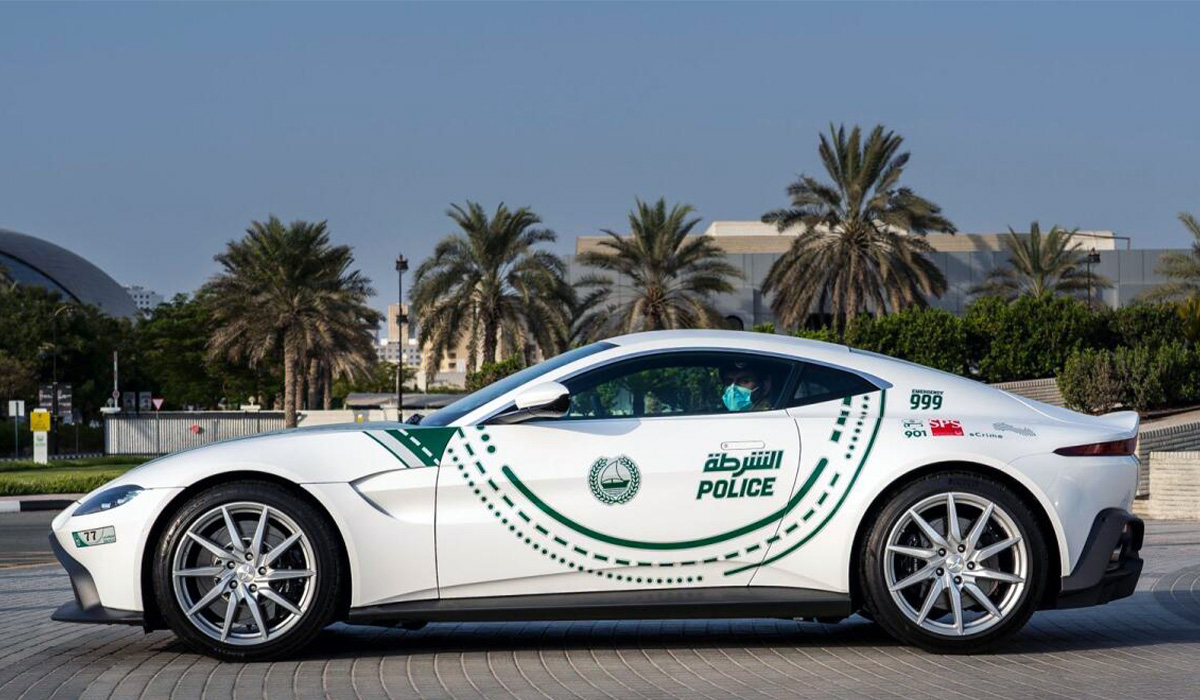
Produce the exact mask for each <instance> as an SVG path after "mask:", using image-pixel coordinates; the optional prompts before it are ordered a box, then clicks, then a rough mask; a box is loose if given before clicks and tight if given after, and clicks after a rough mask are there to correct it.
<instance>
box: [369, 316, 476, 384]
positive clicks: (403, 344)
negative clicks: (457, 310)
mask: <svg viewBox="0 0 1200 700" xmlns="http://www.w3.org/2000/svg"><path fill="white" fill-rule="evenodd" d="M398 309H399V305H398V304H388V309H387V341H386V348H387V350H386V352H385V354H384V357H385V359H387V360H388V361H389V362H395V361H396V357H397V356H398V355H399V354H400V351H399V350H398V349H397V348H403V355H404V366H405V367H410V368H412V369H414V370H417V386H418V388H420V389H422V390H424V389H425V388H426V382H425V371H424V368H426V367H429V366H430V365H431V364H432V363H433V362H434V359H435V358H433V357H432V356H431V353H430V352H429V351H428V350H427V349H423V348H422V347H421V346H420V344H419V339H418V332H417V328H416V326H415V325H414V324H413V323H397V322H396V318H397V313H396V312H397V310H398ZM404 313H405V314H406V315H407V314H408V313H409V307H408V305H407V304H405V305H404ZM469 341H470V339H469V338H468V337H466V336H465V335H464V337H463V339H462V341H461V342H460V343H459V346H458V347H457V348H455V349H453V350H451V351H450V352H447V353H445V354H444V355H443V356H442V357H440V358H436V361H437V369H436V371H435V375H434V380H433V383H434V384H435V385H446V386H455V387H462V386H465V385H466V378H467V369H468V362H467V360H468V359H469V358H470V348H469V347H468V346H469Z"/></svg>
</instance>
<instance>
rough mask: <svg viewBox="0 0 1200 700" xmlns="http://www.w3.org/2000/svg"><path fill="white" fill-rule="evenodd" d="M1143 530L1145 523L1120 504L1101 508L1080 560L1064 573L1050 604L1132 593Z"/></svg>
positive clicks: (1098, 601) (1101, 600)
mask: <svg viewBox="0 0 1200 700" xmlns="http://www.w3.org/2000/svg"><path fill="white" fill-rule="evenodd" d="M1144 534H1145V525H1144V524H1143V523H1142V521H1141V519H1140V518H1138V517H1137V516H1134V515H1132V514H1130V513H1128V512H1127V511H1124V510H1122V509H1120V508H1106V509H1104V510H1102V511H1100V513H1099V514H1098V515H1097V516H1096V520H1095V521H1094V522H1093V523H1092V529H1091V531H1090V532H1089V533H1088V537H1087V542H1086V543H1085V544H1084V546H1083V551H1082V553H1081V554H1080V557H1079V563H1078V564H1076V566H1075V570H1074V571H1072V572H1071V575H1070V576H1065V577H1063V579H1062V588H1061V589H1060V591H1059V594H1058V596H1057V598H1055V600H1054V604H1053V606H1052V607H1054V608H1058V609H1065V608H1083V607H1088V606H1091V605H1103V604H1105V603H1108V602H1111V601H1114V600H1119V599H1121V598H1127V597H1129V596H1130V595H1133V591H1134V589H1136V588H1137V582H1138V578H1139V577H1140V576H1141V575H1142V563H1143V562H1142V559H1141V557H1139V556H1138V553H1139V552H1140V551H1141V548H1142V538H1143V536H1144Z"/></svg>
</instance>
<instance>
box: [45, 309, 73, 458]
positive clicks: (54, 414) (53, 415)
mask: <svg viewBox="0 0 1200 700" xmlns="http://www.w3.org/2000/svg"><path fill="white" fill-rule="evenodd" d="M71 310H72V307H71V305H70V304H63V305H62V306H60V307H58V308H57V309H55V310H54V314H53V315H52V316H51V317H50V333H51V335H52V336H53V337H54V355H53V356H52V358H51V361H50V368H51V369H50V426H51V427H52V428H54V430H53V431H51V433H50V435H51V438H52V439H51V441H50V442H51V448H52V450H51V451H52V452H53V453H54V454H56V455H57V454H58V315H59V314H61V313H62V312H64V311H71Z"/></svg>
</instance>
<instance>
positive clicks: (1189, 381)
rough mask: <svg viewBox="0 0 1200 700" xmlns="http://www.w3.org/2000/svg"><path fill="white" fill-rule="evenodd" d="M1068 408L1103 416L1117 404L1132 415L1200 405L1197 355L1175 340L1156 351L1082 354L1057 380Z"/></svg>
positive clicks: (1149, 347)
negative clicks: (1134, 412) (1130, 411)
mask: <svg viewBox="0 0 1200 700" xmlns="http://www.w3.org/2000/svg"><path fill="white" fill-rule="evenodd" d="M1058 386H1059V389H1060V390H1061V391H1062V394H1063V400H1064V401H1066V403H1067V405H1068V406H1070V407H1071V408H1075V409H1077V410H1080V411H1086V412H1088V413H1104V412H1105V411H1109V410H1112V409H1113V408H1114V407H1116V406H1118V405H1121V406H1127V407H1129V408H1132V409H1134V410H1137V411H1150V410H1154V409H1159V408H1167V407H1172V406H1187V405H1194V404H1197V403H1200V352H1198V351H1197V349H1196V348H1195V347H1190V346H1188V345H1186V344H1184V343H1182V342H1180V341H1177V340H1176V341H1171V342H1168V343H1162V344H1161V345H1158V346H1153V345H1140V346H1138V347H1118V348H1116V349H1114V350H1107V349H1086V350H1082V351H1080V352H1078V353H1076V354H1075V355H1073V356H1072V357H1071V358H1069V359H1068V360H1067V363H1066V366H1065V367H1064V368H1063V371H1062V372H1061V373H1060V374H1059V375H1058Z"/></svg>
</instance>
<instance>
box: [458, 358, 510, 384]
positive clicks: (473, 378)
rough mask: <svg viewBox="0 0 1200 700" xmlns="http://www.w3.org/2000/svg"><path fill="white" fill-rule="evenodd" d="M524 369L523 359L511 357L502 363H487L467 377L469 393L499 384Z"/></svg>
mask: <svg viewBox="0 0 1200 700" xmlns="http://www.w3.org/2000/svg"><path fill="white" fill-rule="evenodd" d="M523 368H524V365H523V364H522V363H521V358H519V357H510V358H508V359H507V360H502V361H500V362H485V363H484V364H483V366H481V367H480V368H479V371H478V372H471V373H469V374H468V375H467V391H478V390H480V389H482V388H483V387H485V386H487V385H488V384H491V383H492V382H498V381H500V380H501V379H504V378H505V377H507V376H508V375H510V374H513V373H515V372H520V371H521V369H523Z"/></svg>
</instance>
